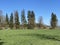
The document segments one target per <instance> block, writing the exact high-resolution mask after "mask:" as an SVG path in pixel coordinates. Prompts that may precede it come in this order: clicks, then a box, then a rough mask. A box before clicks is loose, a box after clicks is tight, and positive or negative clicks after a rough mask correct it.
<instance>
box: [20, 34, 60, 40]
mask: <svg viewBox="0 0 60 45" xmlns="http://www.w3.org/2000/svg"><path fill="white" fill-rule="evenodd" d="M19 35H20V36H32V37H37V38H40V39H50V40H55V41H60V36H54V35H46V34H19Z"/></svg>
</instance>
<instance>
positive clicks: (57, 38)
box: [0, 30, 60, 45]
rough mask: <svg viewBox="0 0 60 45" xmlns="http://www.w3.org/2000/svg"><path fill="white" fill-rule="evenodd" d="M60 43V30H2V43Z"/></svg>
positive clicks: (0, 34)
mask: <svg viewBox="0 0 60 45" xmlns="http://www.w3.org/2000/svg"><path fill="white" fill-rule="evenodd" d="M2 44H3V45H60V30H0V45H2Z"/></svg>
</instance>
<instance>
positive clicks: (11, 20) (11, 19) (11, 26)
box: [10, 13, 13, 29]
mask: <svg viewBox="0 0 60 45" xmlns="http://www.w3.org/2000/svg"><path fill="white" fill-rule="evenodd" d="M10 28H11V29H12V28H13V13H11V15H10Z"/></svg>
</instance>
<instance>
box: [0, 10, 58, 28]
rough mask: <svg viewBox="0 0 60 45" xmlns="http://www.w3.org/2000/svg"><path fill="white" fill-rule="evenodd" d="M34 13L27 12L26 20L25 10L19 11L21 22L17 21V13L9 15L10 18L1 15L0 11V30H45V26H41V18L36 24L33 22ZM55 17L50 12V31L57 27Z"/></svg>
mask: <svg viewBox="0 0 60 45" xmlns="http://www.w3.org/2000/svg"><path fill="white" fill-rule="evenodd" d="M35 20H36V18H35V13H34V11H30V10H29V11H28V12H27V20H26V16H25V10H24V9H23V10H22V11H21V22H20V20H19V13H18V11H15V12H14V13H13V12H12V13H11V14H10V17H9V16H8V14H7V13H6V16H4V15H2V11H0V29H2V28H3V29H7V28H10V29H35V28H36V27H37V28H39V29H41V28H46V26H45V25H44V24H43V18H42V16H40V17H39V21H38V23H36V22H35ZM57 22H58V19H57V16H56V14H54V13H53V12H52V14H51V19H50V26H49V28H50V29H55V28H56V27H57Z"/></svg>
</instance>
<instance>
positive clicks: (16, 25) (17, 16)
mask: <svg viewBox="0 0 60 45" xmlns="http://www.w3.org/2000/svg"><path fill="white" fill-rule="evenodd" d="M19 24H20V23H19V14H18V11H15V27H16V29H18V28H19V27H20V25H19Z"/></svg>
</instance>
